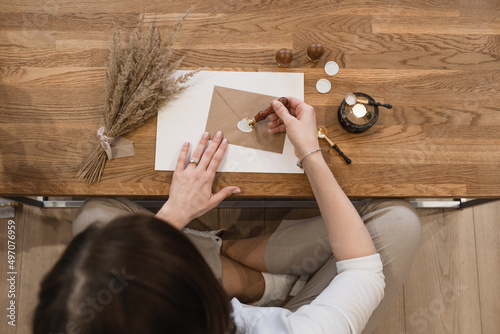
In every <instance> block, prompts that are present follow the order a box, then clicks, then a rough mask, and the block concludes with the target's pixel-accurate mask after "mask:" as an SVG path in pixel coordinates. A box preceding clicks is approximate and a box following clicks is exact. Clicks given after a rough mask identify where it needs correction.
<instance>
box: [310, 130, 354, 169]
mask: <svg viewBox="0 0 500 334" xmlns="http://www.w3.org/2000/svg"><path fill="white" fill-rule="evenodd" d="M317 132H318V138H323V139H326V141H327V142H328V143H329V144H330V145H332V148H333V149H334V150H335V151H337V152H338V153H339V154H340V156H341V157H342V158H344V160H345V162H346V163H347V164H350V163H351V159H349V158H348V157H347V156H346V155H345V154H344V152H342V151H341V150H340V148H339V147H338V146H337V145H336V144H334V142H333V141H332V140H331V139H330V138H328V137H327V136H326V135H327V134H328V131H327V130H326V128H325V127H324V126H318V130H317Z"/></svg>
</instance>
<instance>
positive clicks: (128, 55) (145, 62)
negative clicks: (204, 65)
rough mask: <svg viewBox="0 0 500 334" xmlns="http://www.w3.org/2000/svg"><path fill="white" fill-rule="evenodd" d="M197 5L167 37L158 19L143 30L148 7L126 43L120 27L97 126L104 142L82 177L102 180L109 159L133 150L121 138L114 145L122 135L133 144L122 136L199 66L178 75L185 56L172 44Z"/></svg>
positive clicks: (180, 87) (153, 111) (154, 110)
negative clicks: (177, 55)
mask: <svg viewBox="0 0 500 334" xmlns="http://www.w3.org/2000/svg"><path fill="white" fill-rule="evenodd" d="M192 9H193V8H191V9H189V10H188V12H187V13H186V14H185V15H184V16H183V17H182V18H180V19H179V20H178V21H177V23H175V25H174V27H173V31H172V32H171V33H170V34H169V35H168V36H167V37H166V38H163V39H160V34H159V33H158V29H157V28H156V27H155V26H154V24H153V23H151V25H150V26H149V29H148V31H147V32H146V33H145V32H143V27H144V13H142V15H141V17H140V20H139V23H138V25H137V27H136V29H135V30H134V32H133V33H132V34H131V35H130V36H129V37H128V41H127V43H126V45H125V46H123V45H122V43H121V36H120V30H119V29H117V28H116V27H115V29H114V33H113V37H112V39H111V43H110V52H109V59H108V62H107V64H106V65H107V68H106V94H107V95H106V97H107V99H106V108H105V110H104V112H103V113H104V115H103V116H104V126H103V127H101V128H100V129H99V130H98V131H97V136H98V138H99V140H100V144H99V145H98V146H96V148H95V149H94V151H93V152H92V153H91V154H90V156H89V157H88V158H87V159H86V160H85V162H84V163H83V164H82V166H81V167H80V170H79V171H78V177H79V178H81V179H85V180H87V181H88V182H89V183H90V184H92V183H96V182H99V181H100V179H101V175H102V172H103V170H104V166H105V165H106V161H107V160H108V159H113V158H116V157H119V156H128V155H133V153H132V154H130V152H123V151H124V150H125V151H127V144H125V145H123V144H122V146H125V149H123V147H122V149H119V148H118V149H117V147H116V148H114V147H113V146H114V144H115V145H116V141H117V140H118V141H119V140H120V139H121V140H123V141H126V142H128V143H130V144H131V142H130V141H127V140H125V139H123V138H118V137H120V136H123V135H125V134H127V133H129V132H130V131H132V130H135V129H137V128H138V127H139V126H141V125H142V124H144V122H145V121H146V120H147V119H149V118H150V117H151V116H154V115H156V114H157V113H158V110H159V109H160V108H161V107H162V106H163V105H164V104H165V103H166V102H168V101H169V100H170V99H171V98H172V97H173V96H175V95H176V94H177V93H179V92H180V91H182V90H183V89H184V88H186V85H185V84H186V82H187V81H188V79H189V78H190V77H192V76H193V75H194V74H196V73H197V72H198V71H199V69H198V70H196V71H192V72H189V73H187V74H185V75H181V76H175V75H174V72H175V70H176V69H177V67H178V66H179V65H180V64H181V62H182V60H183V58H182V57H181V58H179V59H175V60H174V59H172V57H173V51H174V49H173V44H174V42H175V39H176V38H177V36H178V34H179V31H180V29H181V27H182V24H183V23H184V20H185V19H186V17H187V15H188V14H189V13H190V12H191V10H192ZM130 144H129V147H130V146H131V145H130ZM116 146H119V145H116ZM131 148H132V151H133V147H131ZM120 151H121V152H120ZM117 154H118V155H117Z"/></svg>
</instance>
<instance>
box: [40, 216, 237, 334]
mask: <svg viewBox="0 0 500 334" xmlns="http://www.w3.org/2000/svg"><path fill="white" fill-rule="evenodd" d="M33 332H34V333H40V334H41V333H43V334H47V333H58V334H59V333H68V334H69V333H81V334H87V333H134V334H135V333H162V334H165V333H182V334H188V333H234V332H235V326H234V323H233V321H232V319H231V304H230V302H229V298H228V297H227V295H226V294H225V292H224V290H223V289H222V287H221V285H220V284H219V283H218V282H217V280H216V278H215V276H214V275H213V273H212V271H211V270H210V268H209V267H208V265H207V264H206V262H205V261H204V260H203V258H202V256H201V254H200V253H199V252H198V250H197V249H196V248H195V246H194V245H193V244H192V243H191V242H190V241H189V239H188V238H187V237H186V236H185V235H184V234H183V233H182V232H179V231H177V230H176V229H175V228H173V227H172V226H170V225H168V224H166V223H164V222H162V221H160V220H158V219H156V218H154V217H150V216H143V215H132V216H126V217H121V218H117V219H115V220H114V221H112V222H110V223H109V224H107V225H105V226H104V227H96V226H91V227H89V228H88V229H87V230H85V231H84V232H82V233H80V234H79V235H78V236H76V237H75V238H74V239H73V241H72V242H71V243H70V245H69V246H68V248H67V249H66V251H65V252H64V254H63V255H62V256H61V258H60V259H59V261H58V262H57V263H56V265H55V266H54V268H52V270H51V271H50V272H49V273H48V274H47V275H46V277H45V278H44V280H43V282H42V285H41V291H40V293H39V303H38V306H37V308H36V310H35V316H34V326H33Z"/></svg>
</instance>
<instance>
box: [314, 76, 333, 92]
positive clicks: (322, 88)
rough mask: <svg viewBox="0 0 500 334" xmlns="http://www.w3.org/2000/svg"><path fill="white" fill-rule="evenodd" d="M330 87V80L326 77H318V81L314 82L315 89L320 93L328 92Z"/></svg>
mask: <svg viewBox="0 0 500 334" xmlns="http://www.w3.org/2000/svg"><path fill="white" fill-rule="evenodd" d="M331 88H332V84H331V83H330V81H328V80H326V79H319V80H318V82H316V89H317V90H318V92H320V93H323V94H324V93H328V92H329V91H330V89H331Z"/></svg>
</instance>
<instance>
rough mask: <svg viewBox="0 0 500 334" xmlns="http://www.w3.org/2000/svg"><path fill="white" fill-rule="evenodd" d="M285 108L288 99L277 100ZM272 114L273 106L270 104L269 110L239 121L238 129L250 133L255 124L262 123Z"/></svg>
mask: <svg viewBox="0 0 500 334" xmlns="http://www.w3.org/2000/svg"><path fill="white" fill-rule="evenodd" d="M278 101H280V102H281V103H283V105H284V106H285V107H287V108H288V99H287V98H286V97H280V98H279V99H278ZM273 112H274V109H273V105H272V104H271V105H270V106H269V108H267V109H266V110H262V111H259V112H258V113H257V114H256V115H255V116H254V117H252V118H248V117H246V118H243V119H242V120H241V121H239V122H238V129H240V130H241V131H243V132H252V130H253V127H254V125H255V123H257V122H260V121H263V120H264V119H265V118H266V117H267V116H269V115H271V114H272V113H273Z"/></svg>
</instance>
